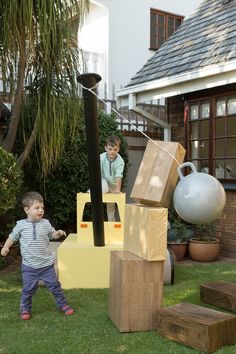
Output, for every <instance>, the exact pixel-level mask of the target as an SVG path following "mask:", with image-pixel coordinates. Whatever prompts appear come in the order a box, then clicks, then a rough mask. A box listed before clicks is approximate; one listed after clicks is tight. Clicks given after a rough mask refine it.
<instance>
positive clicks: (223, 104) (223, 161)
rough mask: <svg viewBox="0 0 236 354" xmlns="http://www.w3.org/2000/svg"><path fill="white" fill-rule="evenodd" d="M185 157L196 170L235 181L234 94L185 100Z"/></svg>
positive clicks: (235, 122)
mask: <svg viewBox="0 0 236 354" xmlns="http://www.w3.org/2000/svg"><path fill="white" fill-rule="evenodd" d="M188 106H189V114H188V120H187V126H186V129H187V140H188V159H189V160H190V161H192V162H193V163H194V164H195V166H196V168H197V170H198V171H199V172H206V173H210V174H212V175H213V176H215V177H216V178H218V179H221V180H223V181H224V180H225V182H226V181H227V182H228V183H229V182H233V183H236V95H227V96H220V97H217V96H216V97H211V98H209V99H202V100H201V99H200V100H197V101H195V100H194V101H189V102H188Z"/></svg>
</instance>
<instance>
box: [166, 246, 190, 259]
mask: <svg viewBox="0 0 236 354" xmlns="http://www.w3.org/2000/svg"><path fill="white" fill-rule="evenodd" d="M187 246H188V242H181V243H174V242H168V248H169V249H171V250H172V251H173V252H174V256H175V260H176V261H181V260H182V259H183V258H184V256H185V254H186V251H187Z"/></svg>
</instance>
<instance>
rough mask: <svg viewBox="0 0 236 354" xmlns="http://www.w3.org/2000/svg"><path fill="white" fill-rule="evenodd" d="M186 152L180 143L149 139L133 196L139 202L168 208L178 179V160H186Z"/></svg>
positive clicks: (180, 161)
mask: <svg viewBox="0 0 236 354" xmlns="http://www.w3.org/2000/svg"><path fill="white" fill-rule="evenodd" d="M185 152H186V151H185V149H184V148H183V146H182V145H181V144H179V143H174V142H165V141H152V140H149V141H148V144H147V147H146V150H145V152H144V155H143V159H142V162H141V165H140V168H139V171H138V174H137V177H136V180H135V183H134V186H133V190H132V192H131V198H133V199H134V200H135V201H136V202H138V203H144V204H152V205H155V206H162V207H165V208H168V207H169V205H170V201H171V198H172V194H173V192H174V189H175V186H176V183H177V181H178V173H177V167H178V162H179V164H181V163H182V162H183V161H184V156H185ZM175 159H176V160H177V161H178V162H177V161H176V160H175Z"/></svg>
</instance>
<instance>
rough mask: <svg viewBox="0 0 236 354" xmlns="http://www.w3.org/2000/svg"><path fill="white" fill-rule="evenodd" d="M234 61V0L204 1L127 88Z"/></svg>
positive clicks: (235, 38)
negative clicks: (225, 1)
mask: <svg viewBox="0 0 236 354" xmlns="http://www.w3.org/2000/svg"><path fill="white" fill-rule="evenodd" d="M232 59H236V1H235V0H233V1H230V2H228V3H226V4H224V1H222V0H205V1H203V2H202V3H201V5H200V7H199V8H198V9H197V10H196V11H195V12H194V13H193V15H192V16H191V17H189V18H188V19H187V20H186V21H184V22H183V24H182V25H181V26H180V28H179V29H178V30H177V31H176V32H175V33H173V35H172V36H171V37H170V38H169V40H168V41H167V42H166V43H164V45H163V46H162V47H161V48H160V49H159V50H158V51H157V52H156V53H155V55H154V56H153V57H152V58H151V59H149V60H148V61H147V63H146V64H145V65H144V66H143V68H142V69H141V70H139V71H138V72H137V74H136V75H135V76H134V77H133V78H132V79H131V81H130V83H129V84H128V86H131V85H136V84H140V83H142V82H147V81H152V80H156V79H160V78H162V77H167V76H172V75H176V74H180V73H183V72H188V71H192V70H196V69H200V68H203V67H206V66H209V65H212V64H219V63H222V62H229V61H230V60H232Z"/></svg>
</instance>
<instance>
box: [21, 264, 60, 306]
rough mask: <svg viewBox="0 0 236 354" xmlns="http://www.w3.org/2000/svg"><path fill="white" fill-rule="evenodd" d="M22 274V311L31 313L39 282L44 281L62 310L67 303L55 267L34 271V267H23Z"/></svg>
mask: <svg viewBox="0 0 236 354" xmlns="http://www.w3.org/2000/svg"><path fill="white" fill-rule="evenodd" d="M21 273H22V280H23V289H22V294H21V302H20V311H21V312H22V311H28V312H31V307H32V296H33V295H34V294H35V292H36V290H37V289H38V282H39V280H43V281H44V283H45V286H46V287H47V288H48V290H50V291H51V292H52V294H53V295H54V297H55V300H56V303H57V306H58V307H59V308H60V309H61V308H62V307H64V306H65V305H66V304H67V303H66V298H65V295H64V293H63V291H62V288H61V284H60V282H59V281H58V280H57V276H56V272H55V269H54V265H50V266H47V267H43V268H38V269H34V268H32V267H29V266H26V265H24V264H22V265H21Z"/></svg>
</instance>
